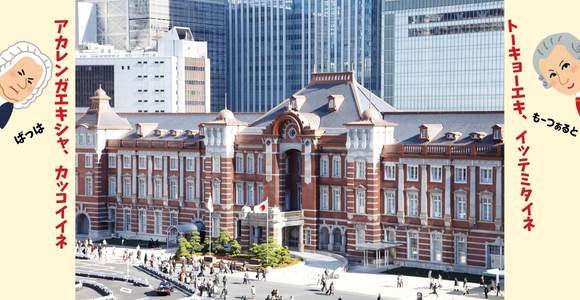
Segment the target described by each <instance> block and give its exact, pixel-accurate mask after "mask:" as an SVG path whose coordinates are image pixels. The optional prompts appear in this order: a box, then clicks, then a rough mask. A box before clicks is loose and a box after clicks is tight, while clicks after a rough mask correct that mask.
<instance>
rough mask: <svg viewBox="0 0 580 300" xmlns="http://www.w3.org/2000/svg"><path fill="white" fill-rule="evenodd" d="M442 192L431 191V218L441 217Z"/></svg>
mask: <svg viewBox="0 0 580 300" xmlns="http://www.w3.org/2000/svg"><path fill="white" fill-rule="evenodd" d="M441 210H442V208H441V193H439V192H432V193H431V218H441V216H442V213H441Z"/></svg>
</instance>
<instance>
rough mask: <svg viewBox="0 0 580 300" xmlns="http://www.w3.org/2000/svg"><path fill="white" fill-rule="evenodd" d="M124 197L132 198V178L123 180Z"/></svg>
mask: <svg viewBox="0 0 580 300" xmlns="http://www.w3.org/2000/svg"><path fill="white" fill-rule="evenodd" d="M123 196H124V197H131V177H125V178H123Z"/></svg>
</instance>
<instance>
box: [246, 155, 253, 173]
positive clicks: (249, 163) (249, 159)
mask: <svg viewBox="0 0 580 300" xmlns="http://www.w3.org/2000/svg"><path fill="white" fill-rule="evenodd" d="M246 159H247V162H246V165H247V166H246V169H247V171H248V174H254V155H253V154H248V156H247V158H246Z"/></svg>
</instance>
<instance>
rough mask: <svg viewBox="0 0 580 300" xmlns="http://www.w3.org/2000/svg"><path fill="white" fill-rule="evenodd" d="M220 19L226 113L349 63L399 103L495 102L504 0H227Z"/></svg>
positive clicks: (433, 106)
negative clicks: (224, 23) (225, 32)
mask: <svg viewBox="0 0 580 300" xmlns="http://www.w3.org/2000/svg"><path fill="white" fill-rule="evenodd" d="M227 22H228V24H227V26H228V29H229V32H228V42H229V45H230V46H229V47H228V49H229V52H228V82H229V85H228V93H229V95H230V97H229V104H228V106H229V107H231V108H232V109H233V110H234V111H265V110H268V109H269V108H271V107H273V106H274V105H276V104H277V103H278V102H279V101H282V100H283V99H284V98H285V97H288V96H289V95H290V94H291V93H293V92H296V91H298V90H299V89H300V88H302V87H303V86H305V85H306V84H308V82H309V80H310V75H311V73H312V72H330V71H338V72H340V71H350V70H354V71H355V73H356V78H357V81H358V82H360V83H361V84H363V85H364V86H365V87H366V88H367V89H369V90H371V91H373V92H374V93H375V94H377V95H380V96H381V97H383V99H385V100H386V101H387V102H389V103H390V104H392V105H394V106H395V107H396V108H398V109H401V110H447V111H449V110H462V111H466V110H502V107H503V105H502V104H503V1H498V0H317V1H315V0H305V1H298V0H230V1H229V8H228V21H227Z"/></svg>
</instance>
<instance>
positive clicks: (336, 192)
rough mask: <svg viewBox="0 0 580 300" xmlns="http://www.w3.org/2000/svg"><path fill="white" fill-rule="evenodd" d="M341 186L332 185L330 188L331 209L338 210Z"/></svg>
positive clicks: (339, 208)
mask: <svg viewBox="0 0 580 300" xmlns="http://www.w3.org/2000/svg"><path fill="white" fill-rule="evenodd" d="M341 194H342V193H341V188H340V187H336V186H335V187H333V188H332V210H335V211H340V210H341V207H340V206H341V205H340V202H341V200H340V195H341Z"/></svg>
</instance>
